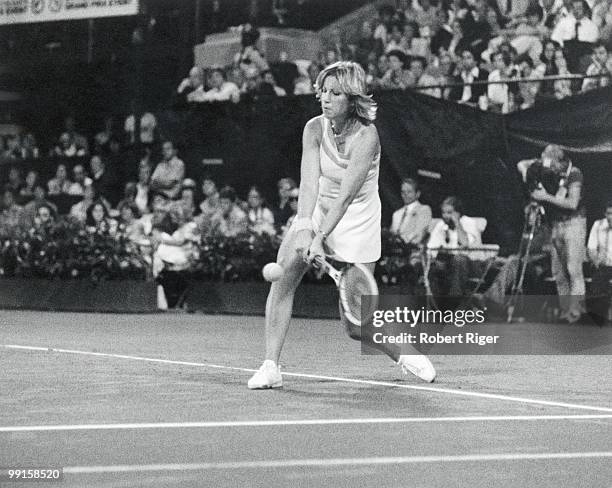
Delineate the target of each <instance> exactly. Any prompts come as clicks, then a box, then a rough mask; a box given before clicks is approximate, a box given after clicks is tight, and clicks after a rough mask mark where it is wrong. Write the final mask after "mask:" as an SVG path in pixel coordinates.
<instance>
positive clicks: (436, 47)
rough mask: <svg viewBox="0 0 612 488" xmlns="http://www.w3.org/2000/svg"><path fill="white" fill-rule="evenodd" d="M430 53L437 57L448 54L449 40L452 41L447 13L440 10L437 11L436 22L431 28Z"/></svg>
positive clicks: (444, 10)
mask: <svg viewBox="0 0 612 488" xmlns="http://www.w3.org/2000/svg"><path fill="white" fill-rule="evenodd" d="M431 34H432V36H431V43H430V49H431V52H432V53H433V54H434V55H435V56H438V55H440V54H441V53H443V52H444V53H448V50H449V46H450V43H451V40H452V39H453V35H454V33H453V28H452V27H451V26H450V24H449V22H448V12H447V10H446V9H444V8H441V9H439V10H438V13H437V18H436V22H435V23H434V24H433V25H432V27H431Z"/></svg>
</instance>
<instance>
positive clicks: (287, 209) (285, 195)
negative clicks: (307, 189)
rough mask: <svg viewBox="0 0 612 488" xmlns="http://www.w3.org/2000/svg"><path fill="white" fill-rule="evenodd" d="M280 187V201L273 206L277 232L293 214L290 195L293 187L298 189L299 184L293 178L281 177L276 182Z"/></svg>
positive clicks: (278, 187)
mask: <svg viewBox="0 0 612 488" xmlns="http://www.w3.org/2000/svg"><path fill="white" fill-rule="evenodd" d="M276 186H277V189H278V202H277V203H276V205H274V206H273V207H272V214H273V216H274V225H275V226H276V232H277V233H279V232H280V231H281V227H282V226H283V225H286V224H287V220H288V219H289V217H290V216H291V213H292V210H291V206H290V205H289V197H290V195H291V191H292V190H293V189H297V185H296V183H295V181H294V180H293V179H292V178H281V179H280V180H278V183H277V184H276Z"/></svg>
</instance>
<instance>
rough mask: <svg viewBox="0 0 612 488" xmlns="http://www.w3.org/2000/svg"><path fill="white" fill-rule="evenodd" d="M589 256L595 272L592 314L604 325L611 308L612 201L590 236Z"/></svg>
mask: <svg viewBox="0 0 612 488" xmlns="http://www.w3.org/2000/svg"><path fill="white" fill-rule="evenodd" d="M587 254H588V257H589V261H590V262H591V264H592V265H593V268H594V270H595V272H594V273H593V276H592V283H591V293H590V295H592V296H593V299H592V300H591V303H592V305H591V307H589V308H590V312H591V316H592V317H593V319H594V320H595V321H596V322H599V323H603V322H604V321H605V320H606V319H607V317H608V309H609V307H610V284H609V283H610V280H611V279H612V200H611V201H610V202H608V204H607V205H606V216H605V218H603V219H601V220H596V221H595V222H594V223H593V227H592V228H591V233H590V234H589V241H588V243H587Z"/></svg>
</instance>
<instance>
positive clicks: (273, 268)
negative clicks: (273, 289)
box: [262, 263, 285, 281]
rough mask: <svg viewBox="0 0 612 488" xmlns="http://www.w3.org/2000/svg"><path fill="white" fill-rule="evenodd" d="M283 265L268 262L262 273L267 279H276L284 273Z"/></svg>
mask: <svg viewBox="0 0 612 488" xmlns="http://www.w3.org/2000/svg"><path fill="white" fill-rule="evenodd" d="M284 271H285V270H284V269H283V267H282V266H281V265H280V264H278V263H268V264H266V265H265V266H264V267H263V270H262V274H263V277H264V278H265V279H266V281H276V280H279V279H280V277H281V276H282V275H283V273H284Z"/></svg>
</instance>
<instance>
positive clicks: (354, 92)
mask: <svg viewBox="0 0 612 488" xmlns="http://www.w3.org/2000/svg"><path fill="white" fill-rule="evenodd" d="M329 76H332V77H334V78H336V80H338V84H339V85H340V90H341V91H342V93H344V94H345V95H346V96H347V97H348V98H349V101H350V102H351V107H352V113H351V116H353V117H356V118H358V119H360V120H361V121H362V122H363V123H364V124H370V123H372V122H374V120H376V109H377V106H376V102H375V101H374V100H372V95H368V94H367V85H366V74H365V71H364V70H363V68H362V67H361V66H360V65H359V64H357V63H354V62H352V61H338V62H337V63H334V64H331V65H329V66H328V67H327V68H325V69H324V70H323V71H321V72H320V73H319V75H318V76H317V81H315V85H314V86H315V90H316V93H317V98H321V90H322V88H323V84H324V83H325V80H326V79H327V78H328V77H329Z"/></svg>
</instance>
